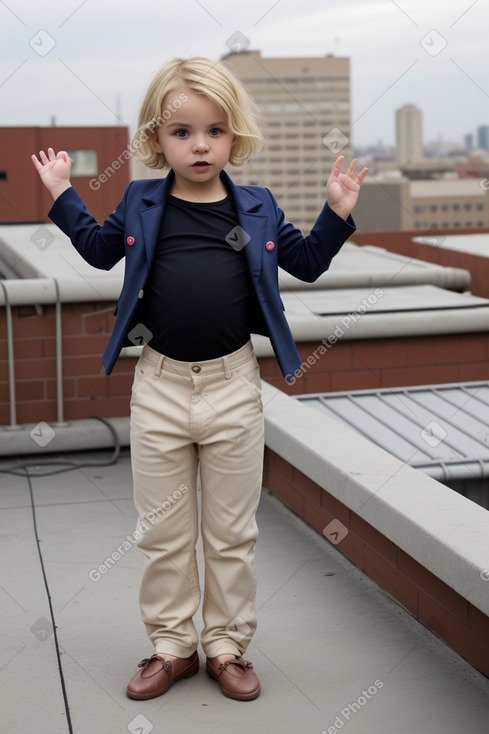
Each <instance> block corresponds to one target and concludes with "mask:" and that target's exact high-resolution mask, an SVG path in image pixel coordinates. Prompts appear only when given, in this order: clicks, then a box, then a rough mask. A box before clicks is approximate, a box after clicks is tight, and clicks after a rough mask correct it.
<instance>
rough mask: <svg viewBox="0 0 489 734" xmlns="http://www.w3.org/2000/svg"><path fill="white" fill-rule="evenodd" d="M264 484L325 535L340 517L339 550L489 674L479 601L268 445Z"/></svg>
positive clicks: (485, 623)
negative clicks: (444, 579)
mask: <svg viewBox="0 0 489 734" xmlns="http://www.w3.org/2000/svg"><path fill="white" fill-rule="evenodd" d="M263 484H264V486H265V487H267V489H269V490H270V491H271V492H273V493H274V494H275V495H276V496H277V497H279V498H280V499H281V500H282V501H283V502H284V503H285V504H286V505H287V507H289V508H290V509H291V510H293V511H294V512H295V513H296V514H297V515H299V517H301V518H302V519H303V520H304V521H305V522H307V523H308V524H309V525H310V526H311V527H313V528H314V529H315V530H316V531H317V532H318V533H320V534H321V535H324V534H323V530H324V529H325V528H326V527H327V526H328V525H329V523H331V522H332V521H333V520H337V521H339V522H340V523H341V524H342V525H343V526H344V530H343V528H341V526H338V525H337V524H335V527H340V528H341V529H342V532H341V535H343V532H346V534H345V535H344V537H343V538H342V539H341V540H339V542H337V543H336V542H335V543H334V544H335V545H336V547H337V548H338V550H339V551H340V552H341V553H342V554H343V555H344V556H346V557H347V558H349V559H350V560H351V561H352V562H353V563H354V564H355V565H356V566H358V567H359V568H361V569H362V570H363V571H364V572H365V573H366V574H367V575H368V576H369V577H370V578H372V579H373V580H374V581H375V582H376V583H377V584H378V585H379V586H380V587H382V588H383V589H385V590H386V591H387V592H388V593H389V594H390V595H391V596H392V597H393V598H395V599H396V600H397V601H398V602H399V603H400V604H402V606H403V607H405V608H406V609H407V610H408V611H409V612H411V614H413V615H414V616H415V617H416V618H417V619H418V620H419V621H420V622H422V623H423V624H424V625H425V626H426V627H428V628H429V629H431V630H432V631H433V632H434V633H435V634H436V635H438V636H439V637H441V638H442V639H443V640H445V642H447V643H448V644H449V645H450V646H451V647H453V648H454V649H455V650H456V651H457V652H458V653H459V654H460V655H462V656H463V657H464V658H466V659H467V660H469V661H470V662H471V663H472V665H474V666H475V667H476V668H478V669H479V670H480V671H481V672H482V673H484V674H485V675H489V618H488V617H487V616H486V615H485V614H483V613H482V612H481V611H480V610H479V609H477V607H474V606H473V605H472V604H471V603H470V602H468V601H467V600H466V599H464V598H463V597H462V596H460V595H459V594H458V593H457V592H455V591H454V590H453V589H451V588H450V587H449V586H447V585H446V584H445V583H444V582H442V581H441V580H440V579H438V578H437V577H436V576H434V575H433V574H432V573H431V572H430V571H428V570H427V569H426V568H424V567H423V566H422V565H420V564H419V563H418V562H417V561H415V560H414V559H413V558H412V557H411V556H409V555H408V554H407V553H405V552H404V551H403V550H402V549H401V548H399V547H398V546H397V545H395V543H393V542H392V541H391V540H389V539H388V538H386V537H385V536H384V535H382V534H381V533H380V532H379V531H378V530H376V529H375V528H373V527H372V526H371V525H369V524H368V523H367V522H365V521H364V520H363V519H362V518H361V517H359V516H358V515H356V514H355V513H354V512H352V511H351V510H350V509H349V508H348V507H346V506H345V505H343V504H342V503H341V502H339V501H338V500H337V499H336V498H335V497H333V496H332V495H330V494H329V493H328V492H326V491H325V490H324V489H322V488H321V487H320V486H319V485H318V484H316V483H315V482H313V481H312V480H311V479H309V478H308V477H306V476H305V475H304V474H302V472H300V471H298V470H297V469H296V468H295V467H293V466H292V465H291V464H289V463H288V462H287V461H285V459H283V458H281V457H280V456H278V455H277V454H276V453H274V452H273V451H271V450H270V449H268V448H267V449H266V451H265V466H264V480H263ZM328 532H329V531H328V530H327V531H326V535H327V534H328ZM333 537H334V538H335V540H336V539H337V538H336V536H333ZM339 538H340V535H338V539H339ZM325 542H328V541H327V540H326V539H325Z"/></svg>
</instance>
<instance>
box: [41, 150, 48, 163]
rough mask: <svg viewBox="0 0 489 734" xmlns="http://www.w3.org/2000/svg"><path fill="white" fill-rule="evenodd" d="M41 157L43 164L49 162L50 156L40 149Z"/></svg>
mask: <svg viewBox="0 0 489 734" xmlns="http://www.w3.org/2000/svg"><path fill="white" fill-rule="evenodd" d="M39 158H40V159H41V163H42V165H43V166H45V165H46V163H49V158H48V157H47V155H46V153H45V152H44V151H43V150H40V151H39Z"/></svg>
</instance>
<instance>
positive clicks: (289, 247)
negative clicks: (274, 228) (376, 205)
mask: <svg viewBox="0 0 489 734" xmlns="http://www.w3.org/2000/svg"><path fill="white" fill-rule="evenodd" d="M266 191H268V189H266ZM268 194H269V195H270V197H271V199H272V202H273V206H274V208H275V210H276V216H277V222H278V264H279V266H280V267H281V268H283V269H284V270H286V271H287V272H288V273H290V274H291V275H293V276H295V277H296V278H299V279H300V280H303V281H306V282H308V283H313V282H314V281H315V280H317V279H318V278H319V276H320V275H322V274H323V273H324V272H325V271H326V270H328V268H329V266H330V264H331V260H332V259H333V257H334V256H335V255H336V254H337V253H338V252H339V250H340V249H341V247H342V245H343V244H344V243H345V242H346V240H347V239H348V238H349V237H350V235H352V234H353V232H355V230H356V225H355V222H354V220H353V218H352V216H351V215H350V216H349V217H348V219H347V220H346V221H345V220H344V219H342V218H341V217H340V216H338V214H336V212H334V211H333V210H332V209H330V207H329V206H328V203H327V202H326V203H325V205H324V206H323V209H322V211H321V213H320V215H319V217H318V218H317V220H316V223H315V224H314V227H313V228H312V230H311V232H310V234H309V235H307V236H304V235H303V234H302V232H301V230H300V229H298V228H297V227H295V226H294V225H293V224H291V223H290V222H288V221H287V220H286V219H285V215H284V212H283V211H282V210H281V209H280V208H279V207H278V205H277V202H276V201H275V198H274V197H273V194H272V193H271V192H270V191H268Z"/></svg>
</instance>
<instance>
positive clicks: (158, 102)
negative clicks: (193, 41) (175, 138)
mask: <svg viewBox="0 0 489 734" xmlns="http://www.w3.org/2000/svg"><path fill="white" fill-rule="evenodd" d="M180 87H184V88H185V87H186V88H187V89H191V90H193V91H195V92H198V93H200V94H205V96H206V97H208V98H209V99H211V100H213V101H214V102H215V103H216V104H217V105H219V107H221V108H222V109H223V110H224V112H225V113H226V115H227V123H228V125H229V129H230V131H231V132H232V133H233V135H234V142H233V146H232V148H231V155H230V157H229V162H230V163H231V164H232V165H234V166H241V165H243V163H246V161H247V160H248V159H249V158H250V157H251V156H252V155H253V153H256V152H258V151H259V150H260V149H261V148H262V146H263V135H262V132H261V130H260V128H259V127H258V112H257V108H256V107H255V105H254V103H253V101H252V99H251V97H250V96H249V94H248V92H247V91H246V89H245V88H244V87H243V85H242V84H241V82H240V81H239V80H238V79H237V78H236V77H235V76H234V74H232V72H231V71H230V70H229V69H228V68H227V67H226V66H224V64H222V63H220V62H217V61H213V60H212V59H209V58H206V57H204V56H194V57H190V58H188V59H179V58H177V59H173V60H171V61H169V62H168V63H166V64H165V65H164V66H162V67H161V69H160V70H159V71H158V72H157V74H156V75H155V77H154V79H153V81H152V82H151V84H150V85H149V88H148V91H147V92H146V96H145V98H144V100H143V104H142V106H141V111H140V113H139V120H138V128H137V130H136V133H135V135H134V138H133V141H132V148H133V150H134V152H135V154H136V155H137V157H138V158H139V159H140V160H141V161H142V162H143V163H144V164H145V165H146V166H148V167H149V168H167V167H168V163H167V161H166V159H165V156H164V155H163V153H158V152H156V151H155V150H154V149H153V146H152V145H151V140H152V139H154V137H155V133H156V131H157V129H158V128H159V127H160V125H161V124H162V123H163V122H165V121H166V120H167V119H169V118H170V116H171V115H172V113H173V112H175V110H176V109H180V107H182V105H183V104H184V103H185V101H186V99H185V94H184V92H182V94H180V95H179V99H178V98H177V100H174V102H173V103H172V104H171V105H166V108H165V109H163V103H164V100H165V97H166V95H167V94H168V92H170V91H172V90H173V89H177V88H180ZM187 99H188V97H187ZM179 102H180V103H179Z"/></svg>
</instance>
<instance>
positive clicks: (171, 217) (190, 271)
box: [138, 196, 258, 362]
mask: <svg viewBox="0 0 489 734" xmlns="http://www.w3.org/2000/svg"><path fill="white" fill-rule="evenodd" d="M236 226H237V216H236V213H235V211H234V207H233V204H232V201H231V197H230V196H228V197H227V198H225V199H223V200H222V201H217V202H212V203H203V204H201V203H193V202H189V201H184V200H183V199H178V198H176V197H174V196H169V197H168V199H167V204H166V209H165V214H164V216H163V222H162V226H161V231H160V236H159V239H158V243H157V247H156V251H155V255H154V260H153V263H152V266H151V270H150V274H149V278H148V282H147V283H146V286H145V289H144V298H143V299H142V302H141V304H140V311H139V314H138V320H139V321H140V322H141V323H142V324H144V326H145V327H146V328H147V329H148V330H149V331H150V332H151V334H152V336H151V339H149V341H148V343H149V345H150V346H151V347H152V348H153V349H156V350H157V351H158V352H160V353H161V354H165V355H166V356H168V357H171V358H172V359H177V360H182V361H188V362H197V361H199V360H206V359H215V358H216V357H221V356H223V355H225V354H229V353H230V352H233V351H235V350H236V349H239V348H240V347H242V346H243V344H245V343H246V342H247V341H248V340H249V338H250V332H251V321H252V316H251V314H252V311H253V313H255V312H256V306H257V305H258V304H257V301H256V296H255V292H254V288H253V285H252V283H251V280H250V275H249V270H248V266H247V263H246V258H245V254H244V248H243V247H241V245H237V246H236V245H235V246H232V244H233V243H234V242H235V241H236V239H237V238H236V236H235V234H233V230H234V228H235V227H236ZM235 231H236V230H235ZM238 231H239V230H238ZM230 233H231V235H230ZM226 238H228V239H226ZM238 242H239V240H238ZM230 243H231V244H230ZM241 244H242V242H241Z"/></svg>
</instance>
